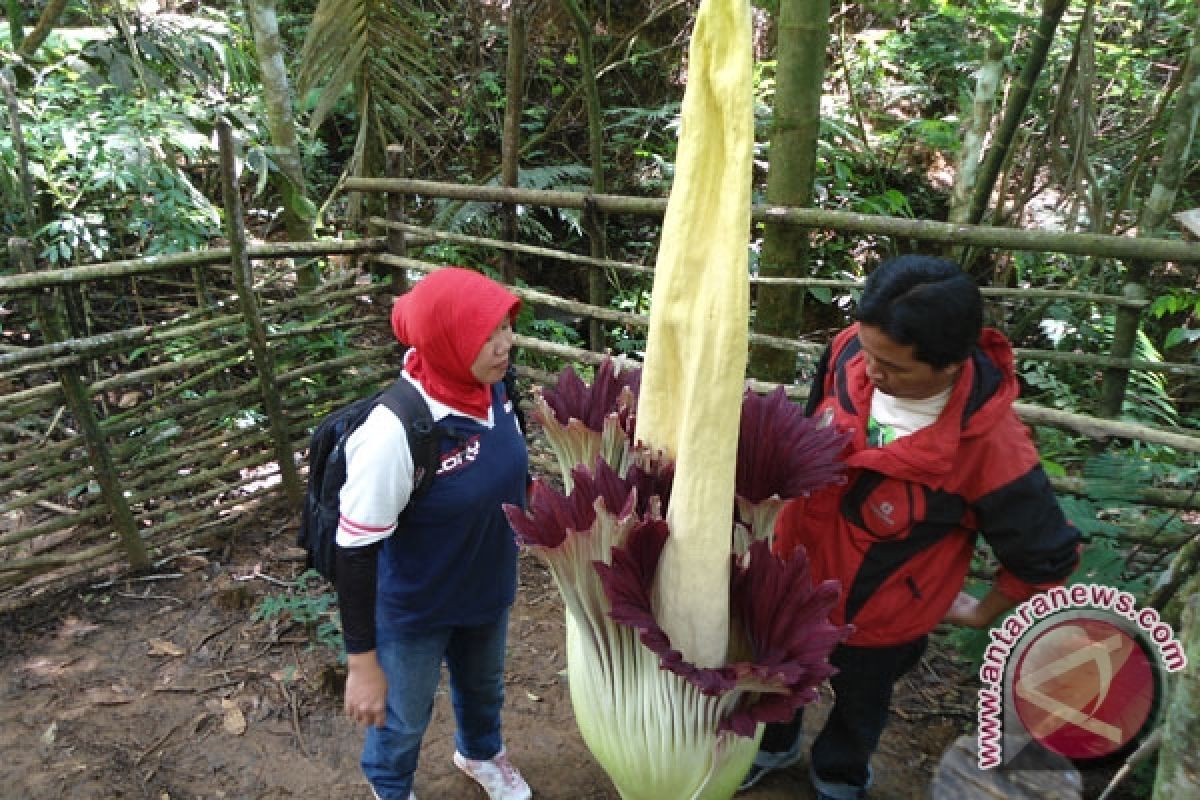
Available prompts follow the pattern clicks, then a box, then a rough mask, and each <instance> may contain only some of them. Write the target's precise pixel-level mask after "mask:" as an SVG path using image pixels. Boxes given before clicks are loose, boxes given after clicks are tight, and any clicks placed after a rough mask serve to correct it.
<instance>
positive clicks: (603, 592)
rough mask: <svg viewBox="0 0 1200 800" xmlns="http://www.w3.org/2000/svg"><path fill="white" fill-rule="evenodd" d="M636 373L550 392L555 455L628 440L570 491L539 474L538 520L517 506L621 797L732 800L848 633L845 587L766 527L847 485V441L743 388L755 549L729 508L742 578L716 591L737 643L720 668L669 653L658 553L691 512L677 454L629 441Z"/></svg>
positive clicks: (534, 504) (741, 484)
mask: <svg viewBox="0 0 1200 800" xmlns="http://www.w3.org/2000/svg"><path fill="white" fill-rule="evenodd" d="M638 377H639V375H638V372H637V371H636V370H630V369H629V368H628V367H627V368H625V369H624V370H622V371H621V372H620V373H618V372H617V371H616V370H614V369H612V368H611V366H609V365H607V364H606V365H603V366H602V367H601V368H600V369H598V370H597V372H596V377H595V380H594V382H593V384H592V385H591V386H590V387H589V386H587V385H586V384H584V383H583V381H582V380H580V379H579V378H578V376H577V375H576V374H575V373H574V371H573V370H571V369H569V368H568V369H567V370H564V372H563V373H562V374H561V375H560V377H559V381H558V386H557V387H556V388H555V389H544V390H542V391H541V392H540V393H539V394H540V395H541V397H539V398H538V400H537V401H536V402H535V405H534V412H533V413H534V416H535V419H537V420H538V422H539V423H540V424H541V425H542V427H543V430H544V431H545V433H546V436H547V438H548V439H549V440H550V444H551V447H552V449H553V450H554V451H555V452H556V453H559V454H563V453H567V454H595V453H598V452H600V448H599V447H598V443H599V442H601V441H602V438H603V433H604V431H609V432H610V433H611V432H612V431H614V430H617V431H624V432H625V438H624V441H623V443H622V446H621V447H616V446H611V447H608V448H604V451H605V452H607V453H610V454H613V455H612V457H613V458H615V459H616V460H617V461H618V462H619V463H618V464H617V465H612V464H610V463H609V461H608V458H607V457H605V456H604V455H600V456H598V457H597V456H595V455H580V456H578V457H579V458H581V459H586V460H587V462H590V463H586V462H585V461H580V462H579V463H576V464H570V465H569V464H566V463H560V468H562V469H563V470H564V471H567V472H569V478H568V480H566V481H564V483H565V485H566V486H568V487H570V488H569V489H564V490H563V491H558V490H556V489H554V488H552V487H551V486H550V484H549V483H548V482H546V481H544V480H542V479H538V480H537V481H535V483H534V487H533V491H532V492H531V496H530V501H529V506H528V509H527V510H526V511H522V510H521V509H518V508H516V507H509V508H508V509H506V510H507V513H508V517H509V520H510V522H511V523H512V526H513V529H514V530H515V531H516V533H517V538H518V541H519V542H520V543H521V545H522V546H523V547H525V548H526V549H528V550H530V551H531V552H533V553H534V554H535V555H537V556H538V557H539V558H541V559H542V561H544V562H545V563H546V564H547V565H548V567H549V568H550V572H551V575H552V576H553V577H554V580H555V583H556V585H557V586H558V589H559V591H560V593H561V594H562V597H563V605H564V606H565V609H566V651H567V673H568V685H569V687H570V693H571V701H572V705H573V707H574V709H575V717H576V721H577V722H578V725H579V729H580V732H581V733H582V735H583V738H584V741H585V742H586V743H587V745H588V747H589V749H590V750H591V751H592V753H593V755H594V756H595V757H596V760H597V761H598V762H599V763H600V764H601V766H602V767H603V768H604V769H605V771H606V772H607V773H608V774H609V776H610V777H611V778H612V780H613V783H614V785H616V787H617V790H618V791H619V792H620V794H621V796H622V797H623V798H626V800H652V799H653V800H658V798H694V799H695V800H700V799H701V798H703V800H724V798H728V797H731V796H732V795H733V793H734V791H735V790H736V789H737V786H738V783H739V782H740V781H741V778H742V776H743V775H744V774H745V772H746V770H747V769H748V768H749V764H750V761H751V759H753V757H754V752H755V750H756V748H757V741H758V730H759V723H763V722H775V721H782V720H785V719H788V718H789V717H790V716H791V714H792V713H793V712H794V710H795V709H796V708H797V707H798V706H800V705H802V704H804V703H807V702H810V701H811V700H813V699H814V698H815V687H816V686H817V685H818V684H819V683H820V682H821V681H822V680H824V679H825V678H826V677H827V676H828V675H829V674H830V673H831V672H832V669H831V668H830V667H829V665H828V661H827V657H828V654H829V652H830V650H831V649H832V648H833V646H834V644H836V642H837V641H839V640H840V639H841V638H842V637H843V636H844V635H845V630H844V629H842V628H839V627H836V626H834V625H832V624H830V623H829V621H828V612H829V610H830V608H832V606H833V604H834V603H835V601H836V599H837V593H838V588H837V586H836V584H833V583H831V582H826V583H823V584H820V585H817V586H813V584H812V581H811V578H810V577H809V575H808V567H807V561H806V559H805V558H804V556H803V552H802V551H801V552H799V553H797V554H795V555H794V556H793V557H791V558H790V559H788V560H783V559H780V558H779V557H777V556H775V555H774V554H772V553H771V551H770V548H769V545H768V541H769V528H761V527H757V526H761V525H768V526H769V525H773V523H774V516H775V514H774V510H770V509H774V508H776V507H777V505H778V504H779V503H781V502H782V498H787V497H794V496H798V495H800V494H804V493H805V492H807V491H811V490H812V489H815V488H817V487H819V486H821V485H824V484H825V483H827V482H829V481H830V480H834V479H835V478H836V476H837V475H838V473H839V470H840V466H839V462H838V460H837V456H838V454H839V452H840V450H841V448H842V446H843V437H842V436H841V435H839V434H836V433H834V432H833V431H832V430H831V429H828V428H822V427H820V426H819V425H818V424H816V423H814V422H813V421H812V420H809V419H807V418H805V417H804V415H803V412H802V410H801V409H800V407H799V406H797V405H796V404H794V403H792V402H790V401H788V400H787V399H786V397H785V396H784V395H783V394H782V392H781V391H777V392H775V393H772V394H770V395H768V396H766V397H761V396H759V395H757V394H754V393H753V392H747V393H746V394H745V398H744V401H743V404H742V409H741V415H740V430H741V431H742V437H743V439H742V441H741V443H740V444H739V446H738V448H737V452H738V464H737V469H736V470H735V472H736V474H737V476H738V482H737V495H738V503H739V507H740V508H741V509H742V510H741V511H740V512H739V517H741V520H740V523H739V524H738V525H737V526H736V527H739V528H740V527H743V526H744V527H748V528H749V530H748V536H747V538H748V539H752V540H753V541H754V543H753V544H752V545H749V552H748V553H747V554H746V555H745V556H742V557H739V558H733V557H732V556H731V554H730V549H731V547H732V542H733V538H732V533H733V530H734V528H735V522H734V519H733V515H732V513H731V514H730V516H729V517H727V518H726V520H725V524H724V528H725V531H726V539H725V545H724V546H725V553H726V558H728V559H730V560H731V562H732V564H733V568H732V575H731V579H730V580H729V581H728V582H727V583H726V584H725V585H723V586H722V587H720V588H719V591H721V592H722V594H724V595H725V596H726V597H727V598H728V600H729V606H730V610H731V616H730V619H729V620H728V621H727V622H726V632H727V634H728V637H727V638H728V641H729V648H728V651H727V653H726V654H725V655H724V656H723V658H722V663H721V664H720V665H719V666H702V665H698V664H696V663H694V662H693V661H691V660H689V659H688V658H686V657H685V656H684V655H683V653H681V652H680V651H679V649H678V648H677V647H675V646H674V645H673V644H672V641H671V637H670V636H669V634H668V633H667V632H666V631H665V630H664V629H663V627H662V626H661V624H660V623H659V621H658V617H657V612H656V611H655V607H654V602H653V596H654V593H655V587H659V586H661V576H659V575H658V567H659V564H660V559H661V554H662V552H663V548H664V546H665V544H666V543H667V542H668V541H669V540H670V538H671V537H672V536H674V534H675V532H674V530H673V529H672V528H671V527H670V523H668V522H667V519H666V518H665V517H669V511H670V508H671V507H673V505H674V504H675V503H676V502H678V498H677V497H675V495H674V487H675V484H676V482H677V481H678V477H677V476H676V475H675V474H674V471H673V463H672V462H671V461H670V460H667V459H665V458H663V457H662V455H661V453H660V452H658V451H656V450H652V449H650V448H647V447H646V446H644V445H640V444H635V443H634V441H633V439H632V426H630V425H629V424H628V422H629V419H628V416H627V412H628V410H629V409H630V408H631V403H630V401H631V399H636V396H635V395H636V391H637V387H638V385H639V381H638ZM563 387H568V388H567V390H566V391H564V390H563ZM547 398H551V399H547ZM607 404H611V405H609V407H608V408H607V409H606V408H605V406H606V405H607ZM606 412H607V413H606ZM585 420H586V422H585ZM745 437H753V439H749V438H745ZM610 444H611V437H610ZM762 509H768V510H765V511H764V510H762ZM697 589H698V587H696V586H691V585H688V586H683V587H679V589H678V591H681V592H683V593H685V594H686V593H692V592H695V591H697Z"/></svg>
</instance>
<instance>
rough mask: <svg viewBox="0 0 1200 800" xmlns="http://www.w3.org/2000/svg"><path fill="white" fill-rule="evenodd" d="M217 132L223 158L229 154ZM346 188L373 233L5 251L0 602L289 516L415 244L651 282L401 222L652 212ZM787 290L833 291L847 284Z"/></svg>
mask: <svg viewBox="0 0 1200 800" xmlns="http://www.w3.org/2000/svg"><path fill="white" fill-rule="evenodd" d="M224 139H225V137H222V141H223V147H224V148H225V149H224V151H223V152H225V153H230V152H231V145H230V144H229V143H228V142H226V141H224ZM222 164H223V173H224V180H225V182H226V187H227V190H226V196H227V197H229V198H236V197H237V192H236V184H235V182H234V180H233V169H232V159H231V158H229V157H224V158H223V159H222ZM346 188H347V190H353V191H386V192H388V193H389V196H388V206H389V213H388V215H387V217H386V218H383V217H379V218H373V219H371V220H370V221H369V225H370V232H371V233H372V234H373V235H369V236H367V237H366V238H363V239H360V240H355V241H318V242H305V243H295V244H267V243H251V242H249V241H248V240H247V235H246V232H245V228H244V226H243V223H242V220H241V216H242V212H241V207H240V203H238V202H236V201H235V202H231V203H230V204H229V205H228V206H227V218H228V219H227V222H228V225H229V231H228V240H229V241H230V242H231V246H230V247H228V248H214V249H211V250H207V251H203V252H197V253H188V254H180V255H170V256H154V257H148V258H144V259H135V260H130V261H120V262H112V263H108V264H96V265H90V266H82V267H68V268H63V269H38V268H37V265H36V264H35V263H34V258H33V255H32V252H31V250H30V249H29V248H28V246H27V245H25V244H23V243H22V242H21V241H20V240H14V241H13V242H12V243H10V252H11V253H13V254H14V257H15V258H16V260H17V262H18V263H20V264H22V265H23V268H22V271H21V272H20V273H18V274H8V275H0V299H2V300H3V302H4V305H5V307H6V308H7V309H9V310H10V311H11V310H12V309H14V308H20V309H22V313H23V314H24V315H25V316H26V317H27V318H30V319H32V318H33V316H34V313H33V308H34V307H35V306H36V307H37V308H38V309H39V310H38V316H39V323H38V330H39V332H38V333H37V334H36V335H35V334H32V333H31V334H30V336H29V337H28V341H29V344H28V345H23V346H13V345H6V346H4V347H3V348H0V387H3V393H4V394H3V397H4V401H3V403H0V501H2V505H0V607H5V606H10V605H17V604H21V603H23V602H27V601H28V600H29V599H30V598H32V597H34V596H36V594H37V593H38V592H39V591H44V590H50V589H55V588H60V587H63V586H68V585H74V584H75V583H78V582H79V581H95V580H99V579H105V578H110V577H112V576H114V575H123V574H128V573H129V572H130V571H131V570H146V569H155V568H156V566H157V565H162V564H163V563H164V561H165V560H167V559H170V558H171V557H172V556H173V555H174V554H177V553H178V552H180V551H181V550H183V549H185V548H187V547H189V546H192V545H194V544H195V543H196V542H201V541H207V540H210V539H212V538H214V537H217V538H219V537H220V536H221V535H222V533H223V532H224V531H227V530H228V529H229V527H230V525H231V523H232V522H233V521H234V520H235V519H237V518H239V517H242V516H243V515H246V514H248V513H253V510H254V507H255V503H256V502H257V501H259V500H261V499H264V498H268V497H272V498H276V497H282V498H283V499H284V501H285V502H287V503H288V504H289V505H290V506H291V507H298V504H299V492H300V491H301V489H302V484H303V473H302V469H301V468H302V466H303V454H304V448H305V446H306V444H307V438H308V435H309V433H310V431H311V429H312V427H313V425H314V424H315V422H316V420H318V419H319V418H320V417H321V416H322V415H323V414H324V413H326V412H327V411H328V410H330V409H332V408H334V407H337V406H339V405H341V404H344V403H346V402H348V401H349V400H350V399H352V398H355V397H359V396H362V395H364V394H366V393H368V392H370V391H372V390H374V389H375V388H378V387H379V386H381V385H383V384H384V383H385V382H386V381H388V380H390V378H391V377H392V376H393V375H394V373H395V370H396V365H397V364H398V361H399V355H400V350H399V346H398V345H397V344H396V343H395V342H394V341H393V340H392V338H391V335H390V331H389V326H388V323H387V318H388V313H387V312H388V309H389V307H390V300H391V297H392V296H393V295H394V293H395V292H397V291H402V290H403V288H404V287H405V286H407V284H408V281H409V280H410V278H413V277H416V276H418V275H419V274H421V273H423V272H428V271H430V270H433V269H437V268H439V267H440V266H443V264H442V263H440V262H439V261H438V260H436V259H432V258H429V257H425V256H424V254H425V253H427V252H430V251H429V250H427V249H426V248H425V246H426V245H430V244H440V243H450V244H456V245H463V246H469V247H472V248H479V249H480V250H481V251H486V252H492V253H496V254H505V253H507V254H511V255H512V256H513V257H529V258H537V259H539V261H541V262H544V263H559V264H562V265H563V266H564V268H567V267H570V268H576V269H579V268H583V269H588V270H593V271H597V272H601V271H622V272H625V273H629V274H642V275H644V274H646V273H648V272H650V271H651V268H650V267H649V266H647V265H645V264H634V263H627V262H621V261H618V260H612V259H607V258H601V257H596V256H594V255H580V254H574V253H567V252H563V251H561V250H555V249H552V248H545V247H537V246H533V245H529V244H524V243H519V242H507V241H501V240H496V239H489V238H486V237H473V236H466V235H463V234H460V233H453V232H449V231H442V230H435V229H431V228H429V227H425V226H419V225H414V224H411V223H409V222H408V221H406V220H405V217H404V207H405V197H406V196H408V195H410V194H414V193H420V194H423V195H439V196H445V197H451V198H458V199H470V200H487V201H492V202H521V203H534V202H537V203H547V204H550V205H557V206H560V207H565V208H585V207H587V206H588V205H589V204H595V205H596V207H598V208H600V210H602V211H603V212H604V214H605V215H607V217H609V218H612V217H616V216H618V215H620V214H661V213H662V210H663V208H664V207H665V201H663V200H658V199H645V198H618V197H615V196H603V197H600V196H591V197H589V196H585V195H578V194H572V193H565V192H542V193H531V192H524V191H520V190H503V189H501V190H497V189H490V188H484V187H464V186H457V185H455V186H450V185H445V184H431V183H428V182H420V181H397V180H392V179H389V180H382V179H381V180H376V181H351V182H349V183H348V185H347V187H346ZM793 212H794V213H793ZM755 213H756V214H757V215H758V216H760V217H763V216H764V215H765V216H775V217H779V218H785V219H787V220H789V221H792V222H794V224H800V225H805V226H814V225H815V226H821V227H830V228H833V229H836V230H840V231H843V232H847V231H848V232H867V231H869V232H875V233H879V232H886V233H893V234H895V233H896V232H897V231H903V232H904V233H903V235H905V236H910V237H914V236H916V237H917V238H920V237H921V236H923V237H925V238H926V239H927V240H930V241H938V240H944V239H939V237H949V236H953V237H957V238H955V239H954V240H955V241H959V242H970V243H973V244H984V243H990V244H991V246H1000V245H1003V246H1006V247H1019V248H1034V249H1046V250H1052V251H1055V252H1085V251H1086V252H1102V253H1105V254H1107V255H1111V256H1114V257H1124V256H1125V255H1127V254H1128V253H1129V252H1131V251H1130V250H1129V249H1128V248H1130V247H1133V246H1136V249H1137V254H1138V255H1139V256H1140V257H1142V258H1146V257H1156V258H1170V259H1173V260H1187V261H1198V260H1200V246H1197V245H1194V244H1185V243H1181V242H1168V241H1156V240H1151V241H1147V240H1136V242H1135V241H1134V240H1128V239H1123V238H1121V237H1096V236H1090V235H1083V236H1078V237H1076V238H1070V237H1069V235H1068V238H1063V236H1064V235H1062V234H1054V235H1052V234H1049V233H1045V232H1021V231H1017V232H1014V231H1002V230H1000V229H984V228H981V227H978V226H975V227H972V226H947V225H945V224H942V223H928V222H914V221H912V220H904V221H901V222H902V223H903V224H900V223H895V225H899V227H895V225H893V222H894V221H892V222H889V221H888V220H887V219H886V218H871V217H866V216H864V215H846V214H834V215H833V216H830V212H814V211H807V210H805V211H800V210H779V209H756V212H755ZM918 234H919V236H918ZM1089 248H1097V249H1089ZM1150 254H1154V255H1152V256H1151V255H1150ZM314 258H316V259H322V260H325V261H327V262H329V263H327V264H326V266H325V267H324V270H323V272H324V275H325V279H324V281H323V282H322V283H321V284H320V285H319V286H317V287H316V288H314V289H311V290H301V289H300V288H299V285H300V282H299V281H298V280H297V275H296V273H297V272H299V271H300V270H304V269H308V265H309V261H311V260H312V259H314ZM369 273H374V274H375V276H376V277H378V276H379V275H380V274H381V273H382V274H386V275H387V276H390V280H384V281H379V280H373V279H372V277H371V275H370V274H369ZM753 280H754V281H755V282H756V283H766V281H765V280H763V279H760V278H754V279H753ZM775 282H779V279H776V281H775ZM794 282H795V283H797V284H798V285H805V286H814V287H817V286H819V287H823V288H827V289H831V290H833V291H838V292H848V291H850V290H852V289H853V288H854V286H855V285H854V284H852V283H848V282H843V281H821V280H795V281H794ZM512 288H513V291H514V292H516V293H517V294H518V295H520V296H521V297H522V298H523V299H524V300H525V301H526V303H527V304H528V305H530V306H532V307H533V308H534V309H535V310H537V311H538V312H539V313H557V314H560V315H569V316H572V317H577V318H579V319H580V320H581V321H584V325H583V327H584V328H585V329H586V323H587V322H590V321H598V322H602V323H604V324H606V325H610V326H620V327H623V328H625V329H630V330H632V329H638V330H640V329H642V328H644V327H645V325H646V324H647V320H646V318H645V316H644V315H641V314H635V313H629V312H625V311H620V310H617V309H614V308H608V307H603V306H599V305H595V304H592V303H587V302H581V301H577V300H573V299H569V298H565V297H559V296H556V295H554V294H551V293H549V292H546V291H542V290H538V289H534V288H530V287H526V286H514V287H512ZM68 291H69V292H74V293H76V296H77V297H82V298H84V305H85V310H86V312H87V313H86V315H85V319H84V320H83V321H82V322H81V321H80V320H79V319H76V318H74V317H72V316H71V315H63V314H62V313H60V310H61V309H62V307H63V302H62V300H61V299H60V297H59V295H60V294H61V293H63V292H68ZM986 294H988V296H989V297H994V298H996V299H998V300H1004V301H1006V302H1007V301H1011V300H1013V299H1020V300H1026V299H1029V298H1031V297H1036V298H1043V299H1044V298H1053V299H1058V300H1067V301H1071V302H1079V303H1087V304H1107V305H1111V306H1112V307H1115V308H1126V309H1129V310H1131V311H1133V312H1135V313H1136V312H1138V311H1140V310H1141V309H1142V308H1144V306H1145V302H1144V301H1142V300H1138V299H1131V298H1125V297H1120V296H1105V295H1096V294H1090V293H1083V292H1066V291H1062V290H1055V289H1049V288H1039V289H1024V290H1018V291H1013V290H987V291H986ZM751 340H752V341H754V342H760V343H765V344H769V345H771V346H774V347H779V348H783V349H786V350H790V351H792V352H795V353H796V355H797V358H798V359H799V360H800V361H811V360H815V358H816V356H817V355H818V354H819V352H820V350H821V348H822V347H823V345H824V342H822V341H816V340H800V339H787V338H782V337H768V336H764V335H762V334H758V333H755V332H752V335H751ZM518 345H519V347H520V349H521V351H523V353H525V354H526V355H528V356H531V357H530V358H529V359H528V362H529V363H527V364H525V365H523V366H522V367H521V372H522V375H523V377H524V378H525V379H526V380H529V381H532V382H534V383H546V382H549V381H552V380H553V379H554V377H555V375H554V372H555V369H556V368H557V366H555V365H561V364H568V363H570V364H583V365H591V364H596V363H599V361H600V360H601V359H603V358H604V357H605V356H604V354H602V353H600V352H597V351H595V350H590V349H583V348H576V347H570V346H567V345H564V344H561V343H556V342H551V341H545V340H542V339H538V338H536V337H532V336H520V337H518ZM532 356H536V358H533V357H532ZM1018 356H1019V357H1020V358H1022V359H1042V360H1047V361H1049V360H1069V361H1079V362H1080V363H1086V364H1088V365H1090V366H1093V367H1095V368H1097V369H1105V368H1111V369H1120V370H1147V371H1157V372H1165V373H1173V374H1184V375H1189V376H1192V375H1196V374H1197V373H1200V368H1197V367H1196V366H1195V365H1189V364H1160V363H1156V362H1155V363H1151V362H1139V361H1135V360H1132V359H1130V358H1127V357H1120V356H1112V355H1108V356H1104V355H1095V354H1064V353H1052V352H1046V351H1026V350H1023V351H1019V352H1018ZM539 364H540V366H539ZM749 385H750V386H751V387H752V388H754V389H756V390H760V391H765V390H769V389H771V388H772V387H773V384H768V383H764V382H760V381H749ZM785 388H786V389H787V391H788V392H789V394H791V395H793V396H794V397H797V398H799V397H803V395H804V391H805V387H804V386H803V384H802V383H797V384H795V385H789V386H787V387H785ZM1018 411H1019V413H1020V414H1021V415H1022V416H1023V417H1024V418H1025V419H1026V420H1027V421H1028V422H1030V423H1031V424H1033V425H1038V426H1052V427H1056V428H1063V429H1067V430H1071V431H1075V432H1077V433H1080V434H1083V435H1086V436H1090V437H1094V438H1097V439H1104V438H1120V439H1130V440H1137V441H1142V442H1148V443H1154V444H1158V445H1164V446H1169V447H1172V448H1175V449H1176V450H1179V451H1183V452H1190V453H1195V452H1200V437H1198V436H1196V435H1194V433H1193V432H1191V431H1172V430H1162V429H1158V428H1152V427H1148V426H1141V425H1132V424H1129V423H1123V422H1117V421H1113V420H1105V419H1098V418H1093V417H1087V416H1083V415H1078V414H1067V413H1064V412H1061V411H1057V410H1053V409H1045V408H1038V407H1034V406H1029V405H1021V406H1019V407H1018ZM1056 486H1058V488H1059V489H1060V490H1061V491H1064V492H1085V491H1086V487H1084V486H1082V485H1081V483H1080V482H1079V481H1078V479H1070V478H1058V479H1056ZM1137 499H1138V500H1139V501H1140V502H1144V503H1148V504H1154V505H1162V506H1168V507H1177V508H1196V507H1198V506H1200V503H1197V502H1196V501H1195V498H1194V497H1192V496H1191V494H1190V493H1187V492H1183V491H1179V490H1171V489H1154V490H1144V491H1143V492H1142V493H1141V495H1140V496H1139V497H1138V498H1137ZM287 535H289V536H291V535H294V531H289V532H288V533H287ZM1170 542H1172V543H1174V545H1177V544H1178V542H1176V541H1175V539H1171V540H1170ZM1162 543H1163V542H1160V544H1162ZM1174 545H1172V546H1174Z"/></svg>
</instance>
